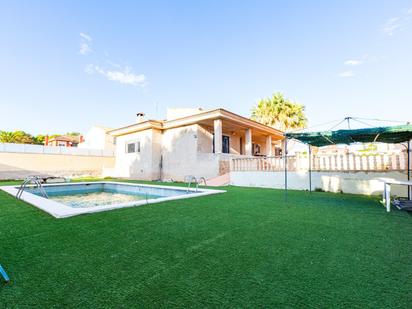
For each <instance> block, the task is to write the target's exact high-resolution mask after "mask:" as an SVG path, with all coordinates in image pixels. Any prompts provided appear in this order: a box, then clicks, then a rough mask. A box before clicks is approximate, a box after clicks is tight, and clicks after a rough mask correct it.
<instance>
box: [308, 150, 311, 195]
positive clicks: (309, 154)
mask: <svg viewBox="0 0 412 309" xmlns="http://www.w3.org/2000/svg"><path fill="white" fill-rule="evenodd" d="M308 157H309V192H310V193H312V146H311V145H309V151H308Z"/></svg>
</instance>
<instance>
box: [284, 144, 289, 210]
mask: <svg viewBox="0 0 412 309" xmlns="http://www.w3.org/2000/svg"><path fill="white" fill-rule="evenodd" d="M284 151H285V153H284V163H285V201H286V202H287V201H288V139H287V138H286V137H285V147H284Z"/></svg>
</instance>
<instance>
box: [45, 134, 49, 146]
mask: <svg viewBox="0 0 412 309" xmlns="http://www.w3.org/2000/svg"><path fill="white" fill-rule="evenodd" d="M44 145H45V146H47V145H49V136H48V135H46V136H45V137H44Z"/></svg>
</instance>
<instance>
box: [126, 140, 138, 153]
mask: <svg viewBox="0 0 412 309" xmlns="http://www.w3.org/2000/svg"><path fill="white" fill-rule="evenodd" d="M135 152H140V142H132V143H127V144H126V153H135Z"/></svg>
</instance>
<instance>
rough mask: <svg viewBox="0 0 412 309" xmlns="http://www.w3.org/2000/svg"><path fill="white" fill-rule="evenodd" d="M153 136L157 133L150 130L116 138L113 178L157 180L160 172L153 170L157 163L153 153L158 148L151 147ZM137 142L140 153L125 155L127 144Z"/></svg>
mask: <svg viewBox="0 0 412 309" xmlns="http://www.w3.org/2000/svg"><path fill="white" fill-rule="evenodd" d="M154 134H155V135H156V134H157V131H156V132H155V130H152V129H150V130H145V131H141V132H136V133H132V134H127V135H122V136H119V137H117V139H116V166H115V171H114V176H116V177H126V178H132V179H144V180H154V179H158V178H159V171H160V170H159V168H158V169H157V170H156V169H155V168H154V166H155V165H156V164H157V165H158V163H159V161H158V162H155V161H156V158H157V157H156V156H154V155H153V151H155V152H156V151H158V147H156V146H153V140H154V138H153V135H154ZM155 139H156V138H155ZM137 141H139V142H140V152H136V153H126V145H127V143H129V142H137Z"/></svg>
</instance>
